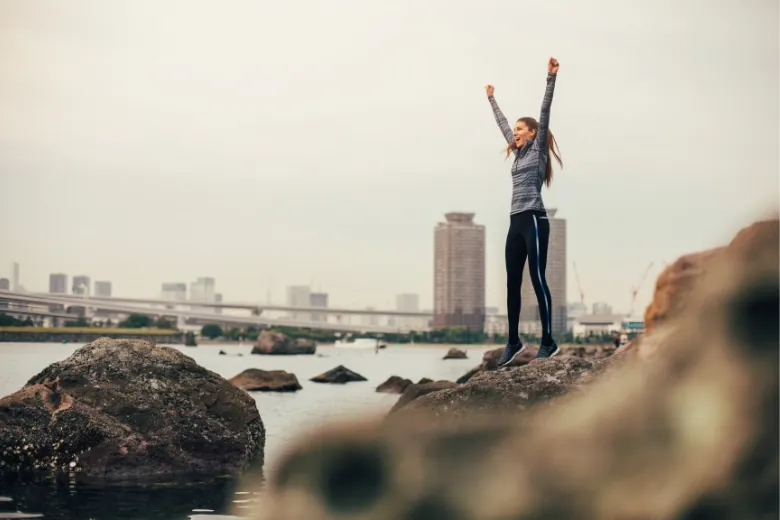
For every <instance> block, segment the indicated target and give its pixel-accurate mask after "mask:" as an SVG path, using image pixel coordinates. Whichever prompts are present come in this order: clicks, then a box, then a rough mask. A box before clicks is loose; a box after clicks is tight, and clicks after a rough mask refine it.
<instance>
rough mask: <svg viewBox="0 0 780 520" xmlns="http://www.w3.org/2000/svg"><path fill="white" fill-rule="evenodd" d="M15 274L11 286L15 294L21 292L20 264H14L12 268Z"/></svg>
mask: <svg viewBox="0 0 780 520" xmlns="http://www.w3.org/2000/svg"><path fill="white" fill-rule="evenodd" d="M12 270H13V274H12V278H11V280H12V282H13V283H12V284H11V290H12V291H14V292H19V289H20V287H21V286H20V285H19V262H14V263H13V266H12Z"/></svg>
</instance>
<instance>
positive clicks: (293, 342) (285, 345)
mask: <svg viewBox="0 0 780 520" xmlns="http://www.w3.org/2000/svg"><path fill="white" fill-rule="evenodd" d="M316 351H317V344H316V343H315V342H314V341H312V340H310V339H304V338H290V337H288V336H287V335H285V334H283V333H281V332H275V331H270V330H264V331H262V332H261V333H260V335H259V336H258V337H257V343H256V344H255V346H254V348H253V349H252V354H261V355H272V356H294V355H310V354H314V353H315V352H316Z"/></svg>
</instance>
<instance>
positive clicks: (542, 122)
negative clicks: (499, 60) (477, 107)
mask: <svg viewBox="0 0 780 520" xmlns="http://www.w3.org/2000/svg"><path fill="white" fill-rule="evenodd" d="M557 74H558V60H556V59H555V58H550V61H549V62H548V64H547V89H546V90H545V93H544V100H543V101H542V113H541V116H540V117H539V121H536V119H534V118H532V117H523V118H520V119H518V120H517V122H516V123H515V129H514V131H512V129H511V128H510V127H509V123H508V122H507V120H506V117H504V114H502V113H501V109H500V108H498V104H497V103H496V99H495V98H494V97H493V91H494V88H493V86H492V85H486V86H485V90H486V91H487V96H488V100H489V101H490V105H491V106H492V107H493V115H494V116H495V118H496V123H498V127H499V128H500V129H501V133H503V134H504V138H505V139H506V142H507V149H506V153H507V157H509V155H510V154H511V153H512V152H513V151H514V154H515V159H514V162H513V163H512V208H511V211H510V217H509V219H510V223H509V233H508V234H507V237H506V250H505V258H506V288H507V297H506V302H507V317H508V320H509V342H508V343H507V346H506V348H505V349H504V353H503V354H502V355H501V358H500V359H499V362H498V365H499V366H503V365H506V364H507V363H509V362H510V361H512V360H513V359H514V358H515V356H517V355H518V354H519V353H521V352H523V351H524V350H525V348H526V346H525V345H523V344H522V343H521V342H520V336H519V333H518V332H519V331H518V325H519V322H520V284H521V283H522V281H523V268H524V267H525V261H526V258H527V259H528V268H529V273H528V274H529V275H530V278H531V282H532V283H533V286H534V291H535V292H536V299H537V300H538V302H539V317H540V318H541V320H542V344H541V345H540V347H539V352H538V353H537V355H536V357H537V358H547V357H552V356H554V355H556V354H558V352H560V349H559V348H558V345H556V344H555V340H553V337H552V330H551V329H552V316H551V314H552V298H551V297H550V289H549V287H547V281H546V279H545V269H546V267H547V245H548V243H549V240H550V222H549V221H548V220H547V211H546V210H545V209H544V203H543V202H542V184H546V185H547V186H548V187H549V186H550V182H551V181H552V164H551V162H550V155H552V156H553V157H555V159H556V160H557V161H558V164H560V165H561V166H563V162H562V161H561V157H560V153H559V151H558V150H557V145H556V143H555V138H554V137H553V135H552V133H551V132H550V130H549V124H550V105H551V104H552V98H553V91H554V90H555V78H556V76H557Z"/></svg>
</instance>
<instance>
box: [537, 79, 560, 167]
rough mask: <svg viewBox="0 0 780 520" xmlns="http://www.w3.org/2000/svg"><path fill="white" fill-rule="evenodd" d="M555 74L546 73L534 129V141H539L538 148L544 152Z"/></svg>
mask: <svg viewBox="0 0 780 520" xmlns="http://www.w3.org/2000/svg"><path fill="white" fill-rule="evenodd" d="M555 76H556V74H553V73H552V72H548V73H547V88H546V89H545V91H544V99H543V100H542V114H541V116H540V117H539V128H538V130H537V131H536V142H537V143H539V149H540V150H543V151H544V152H547V133H548V131H549V129H550V106H551V105H552V100H553V92H554V91H555Z"/></svg>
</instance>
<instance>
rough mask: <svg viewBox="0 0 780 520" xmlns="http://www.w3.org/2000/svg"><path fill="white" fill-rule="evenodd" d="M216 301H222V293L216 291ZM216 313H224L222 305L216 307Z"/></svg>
mask: <svg viewBox="0 0 780 520" xmlns="http://www.w3.org/2000/svg"><path fill="white" fill-rule="evenodd" d="M214 303H222V293H214ZM214 313H215V314H222V307H214Z"/></svg>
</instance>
